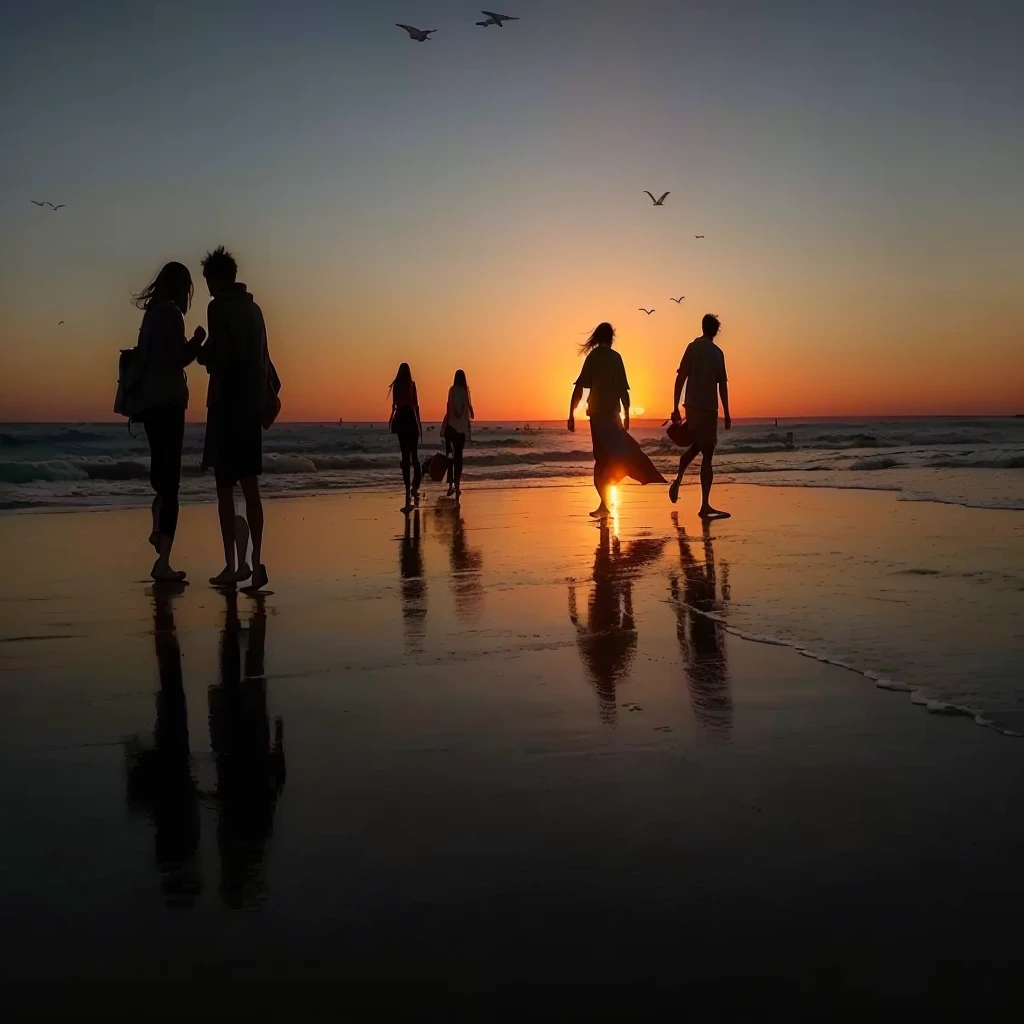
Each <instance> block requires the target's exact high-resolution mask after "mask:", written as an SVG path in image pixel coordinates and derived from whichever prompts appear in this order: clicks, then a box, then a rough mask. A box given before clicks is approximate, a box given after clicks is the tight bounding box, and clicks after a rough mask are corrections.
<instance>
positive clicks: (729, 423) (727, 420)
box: [725, 416, 732, 430]
mask: <svg viewBox="0 0 1024 1024" xmlns="http://www.w3.org/2000/svg"><path fill="white" fill-rule="evenodd" d="M725 429H726V430H732V417H731V416H726V417H725Z"/></svg>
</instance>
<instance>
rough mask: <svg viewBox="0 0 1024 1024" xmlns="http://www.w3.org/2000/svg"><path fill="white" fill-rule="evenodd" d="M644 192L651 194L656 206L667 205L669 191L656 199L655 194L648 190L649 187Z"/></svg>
mask: <svg viewBox="0 0 1024 1024" xmlns="http://www.w3.org/2000/svg"><path fill="white" fill-rule="evenodd" d="M644 193H645V194H646V195H649V196H651V202H652V203H654V205H655V206H664V205H665V197H666V196H667V195H669V193H668V192H663V193H662V196H661V198H660V199H655V198H654V196H653V195H651V193H650V192H648V191H647V189H644Z"/></svg>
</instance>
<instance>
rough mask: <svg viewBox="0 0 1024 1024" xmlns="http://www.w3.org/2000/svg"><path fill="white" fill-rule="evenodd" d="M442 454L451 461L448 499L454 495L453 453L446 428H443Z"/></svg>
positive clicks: (449, 465)
mask: <svg viewBox="0 0 1024 1024" xmlns="http://www.w3.org/2000/svg"><path fill="white" fill-rule="evenodd" d="M444 453H445V455H447V456H448V458H449V459H450V460H451V461H450V462H449V463H448V497H451V496H452V495H453V494H454V493H455V461H454V458H455V452H454V449H453V448H452V439H451V434H450V433H449V431H448V428H447V427H445V431H444Z"/></svg>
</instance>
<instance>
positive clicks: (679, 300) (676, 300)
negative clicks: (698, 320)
mask: <svg viewBox="0 0 1024 1024" xmlns="http://www.w3.org/2000/svg"><path fill="white" fill-rule="evenodd" d="M669 298H670V299H672V296H671V295H670V296H669ZM685 298H686V296H685V295H680V296H679V298H678V299H672V301H673V302H674V303H675V304H676V305H677V306H678V305H679V303H680V302H682V301H683V299H685Z"/></svg>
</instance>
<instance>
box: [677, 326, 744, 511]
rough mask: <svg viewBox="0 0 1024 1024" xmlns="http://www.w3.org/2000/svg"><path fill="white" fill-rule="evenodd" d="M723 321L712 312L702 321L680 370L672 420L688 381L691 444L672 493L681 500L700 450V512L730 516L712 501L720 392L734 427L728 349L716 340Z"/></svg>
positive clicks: (729, 424) (728, 423)
mask: <svg viewBox="0 0 1024 1024" xmlns="http://www.w3.org/2000/svg"><path fill="white" fill-rule="evenodd" d="M720 327H721V324H720V323H719V321H718V317H716V316H712V315H711V314H710V313H708V314H707V315H706V316H705V317H704V319H703V320H702V321H701V330H702V331H703V334H701V336H700V337H699V338H695V339H694V340H693V341H691V342H690V344H689V345H687V346H686V351H685V352H684V353H683V358H682V361H681V362H680V364H679V370H678V372H677V373H676V384H675V392H674V401H673V404H672V422H673V423H674V424H675V423H678V422H679V397H680V396H681V395H682V393H683V385H684V384H685V385H686V400H685V402H684V405H685V408H686V427H687V432H688V434H689V440H690V447H689V448H687V449H686V451H685V452H683V454H682V455H681V456H680V457H679V472H678V473H677V474H676V478H675V480H674V481H673V482H672V484H671V485H670V486H669V489H668V496H669V499H670V500H671V501H672V504H673V505H674V504H675V503H676V502H677V501H678V500H679V485H680V484H681V483H682V482H683V473H685V472H686V469H687V467H688V466H689V465H690V463H691V462H693V460H694V459H695V458H696V457H697V455H698V454H699V455H700V456H701V463H700V491H701V503H700V513H699V514H700V515H701V516H702V517H712V518H718V519H724V518H727V517H728V515H729V513H728V512H721V511H719V510H718V509H716V508H713V507H712V505H711V484H712V482H713V480H714V478H715V471H714V469H713V468H712V462H713V460H714V457H715V446H716V445H717V444H718V392H719V391H721V393H722V412H723V414H724V416H725V429H726V430H731V429H732V416H731V415H730V413H729V383H728V380H729V378H728V377H727V376H726V372H725V353H723V352H722V350H721V349H720V348H719V347H718V346H717V345H716V344H715V338H716V337H717V336H718V331H719V328H720Z"/></svg>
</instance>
